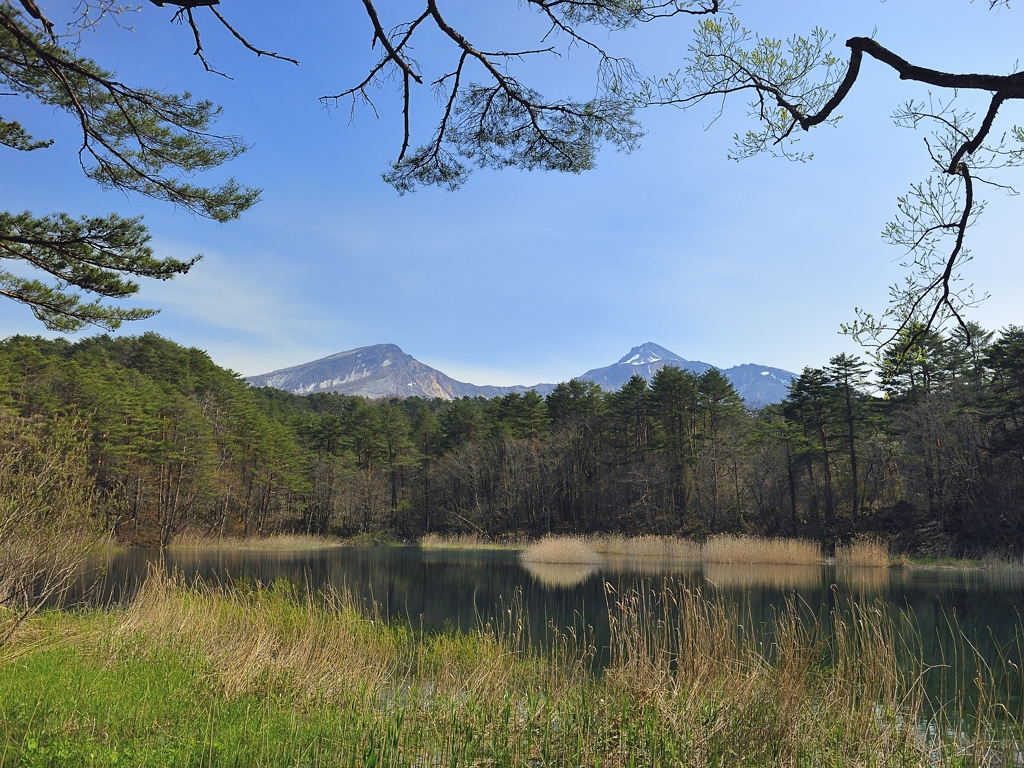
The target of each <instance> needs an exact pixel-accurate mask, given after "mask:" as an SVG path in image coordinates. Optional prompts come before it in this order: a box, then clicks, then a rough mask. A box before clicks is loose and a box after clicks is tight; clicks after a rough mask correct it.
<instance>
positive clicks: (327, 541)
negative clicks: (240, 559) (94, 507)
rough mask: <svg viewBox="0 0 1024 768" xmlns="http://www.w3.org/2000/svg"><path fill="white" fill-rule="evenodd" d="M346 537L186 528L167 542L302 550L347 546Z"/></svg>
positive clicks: (216, 547)
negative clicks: (221, 532)
mask: <svg viewBox="0 0 1024 768" xmlns="http://www.w3.org/2000/svg"><path fill="white" fill-rule="evenodd" d="M346 544H347V542H346V541H345V540H344V539H338V538H334V537H331V536H310V535H306V534H301V533H276V534H272V535H270V536H252V537H248V538H236V537H231V536H205V535H202V534H199V533H195V532H192V531H185V532H184V533H182V534H180V535H178V536H176V537H175V538H174V540H173V541H172V542H171V544H170V545H168V548H169V549H199V550H207V551H215V550H246V551H254V552H273V551H278V550H280V551H303V550H317V549H332V548H334V547H343V546H346Z"/></svg>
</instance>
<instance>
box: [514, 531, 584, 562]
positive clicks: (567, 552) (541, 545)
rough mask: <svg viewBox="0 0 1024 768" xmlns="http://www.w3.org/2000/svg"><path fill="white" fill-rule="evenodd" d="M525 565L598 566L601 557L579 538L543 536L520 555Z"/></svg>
mask: <svg viewBox="0 0 1024 768" xmlns="http://www.w3.org/2000/svg"><path fill="white" fill-rule="evenodd" d="M522 559H523V562H525V563H555V564H560V565H598V564H600V563H601V555H599V554H598V553H597V552H595V551H594V550H593V549H592V548H591V547H590V545H589V542H588V541H587V540H586V539H584V538H582V537H579V536H545V537H544V538H543V539H541V540H540V541H537V542H534V543H533V544H531V545H530V546H529V547H527V548H526V550H525V551H524V552H523V554H522Z"/></svg>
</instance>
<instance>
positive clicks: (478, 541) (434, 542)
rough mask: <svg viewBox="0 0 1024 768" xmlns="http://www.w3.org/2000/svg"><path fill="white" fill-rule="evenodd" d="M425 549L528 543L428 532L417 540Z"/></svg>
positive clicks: (522, 546) (513, 546) (512, 546)
mask: <svg viewBox="0 0 1024 768" xmlns="http://www.w3.org/2000/svg"><path fill="white" fill-rule="evenodd" d="M417 543H418V544H419V545H420V547H421V548H423V549H440V550H444V549H508V550H517V549H525V547H526V545H525V544H523V543H522V542H520V541H516V540H508V541H493V540H491V539H485V538H483V537H482V536H477V535H474V534H466V533H460V534H449V535H442V534H439V533H428V534H426V535H424V536H423V537H422V538H421V539H420V540H419V542H417Z"/></svg>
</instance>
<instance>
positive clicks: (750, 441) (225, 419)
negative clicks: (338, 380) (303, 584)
mask: <svg viewBox="0 0 1024 768" xmlns="http://www.w3.org/2000/svg"><path fill="white" fill-rule="evenodd" d="M965 338H966V337H964V336H960V335H956V334H954V335H951V336H941V335H939V334H937V333H934V332H930V331H929V332H924V333H923V334H920V335H919V336H918V339H919V340H918V341H917V342H916V343H915V344H914V346H913V350H912V354H911V355H909V356H907V357H897V356H896V355H895V353H894V354H891V355H889V356H888V357H883V358H881V359H880V360H879V363H878V367H879V370H877V371H875V372H874V373H875V374H876V377H877V378H878V380H880V381H882V382H883V384H882V386H881V390H880V391H878V392H875V393H873V394H869V393H868V391H867V389H866V386H865V384H864V382H865V380H866V378H867V376H868V375H869V373H871V371H869V368H868V366H867V365H866V364H865V363H864V362H862V361H861V360H859V359H858V358H856V357H851V356H848V355H839V356H836V357H834V358H833V359H832V360H831V361H830V363H829V365H828V366H826V367H825V368H821V369H813V368H807V369H805V370H804V371H803V373H802V374H801V375H800V377H799V378H798V379H797V380H796V381H795V382H794V385H793V387H792V390H791V392H790V395H789V397H788V398H787V399H786V400H785V401H784V402H783V403H781V404H779V405H777V406H770V407H767V408H764V409H762V410H760V411H751V410H747V409H745V408H744V407H743V405H742V403H741V401H740V399H739V397H738V396H737V394H736V392H735V390H734V389H733V387H732V386H731V385H730V384H729V382H728V381H727V380H726V379H725V378H724V377H723V376H722V375H721V374H720V373H719V372H718V371H717V370H715V369H711V370H709V371H707V372H706V373H704V374H701V375H695V374H693V373H691V372H688V371H684V370H680V369H678V368H673V367H666V368H665V369H663V370H661V371H659V372H658V374H657V375H656V377H655V378H654V380H653V382H652V384H651V385H648V384H647V382H645V381H644V380H643V379H641V378H640V377H635V378H634V379H632V380H631V381H629V382H628V383H627V384H626V386H624V387H623V388H622V389H621V390H619V391H618V392H614V393H605V392H602V391H601V389H600V388H599V387H598V386H597V385H596V384H593V383H591V382H581V381H570V382H565V383H562V384H559V385H558V386H557V387H556V388H555V389H554V391H553V392H552V393H551V394H550V395H548V396H547V397H541V396H539V395H537V394H535V393H533V392H527V393H526V394H518V393H515V394H509V395H506V396H504V397H499V398H493V399H483V398H476V399H469V398H463V399H459V400H454V401H448V400H442V399H432V400H428V399H422V398H415V397H413V398H407V399H405V400H378V401H369V400H365V399H363V398H360V397H353V396H346V395H340V394H335V393H320V394H314V395H310V396H297V395H292V394H289V393H286V392H283V391H280V390H275V389H270V388H253V387H249V386H248V385H246V384H245V383H244V382H243V381H242V379H241V378H240V377H239V376H238V375H237V374H234V373H232V372H230V371H228V370H226V369H223V368H221V367H219V366H217V365H216V364H215V363H214V362H213V361H212V360H211V359H210V358H209V356H208V355H206V354H205V353H204V352H202V351H200V350H197V349H186V348H183V347H181V346H179V345H177V344H174V343H173V342H171V341H168V340H166V339H163V338H161V337H159V336H156V335H155V334H145V335H142V336H139V337H123V338H118V339H113V338H110V337H107V336H97V337H94V338H90V339H85V340H82V341H79V342H77V343H70V342H68V341H65V340H56V341H48V340H44V339H40V338H29V337H13V338H10V339H7V340H6V341H4V342H2V343H0V415H2V419H3V422H4V430H3V435H4V436H5V437H4V442H5V445H4V446H3V453H4V455H5V456H7V457H8V458H10V457H11V456H13V455H14V453H16V452H17V451H18V450H21V449H20V448H19V447H18V446H19V445H23V444H24V443H25V440H26V439H27V438H26V435H35V436H36V437H35V438H34V439H35V443H33V444H34V445H36V447H37V453H38V452H39V451H42V452H43V453H45V452H46V450H51V452H53V451H59V452H61V455H73V456H75V457H77V458H76V459H75V460H74V461H72V462H70V463H69V462H68V461H64V462H63V463H62V464H60V466H62V467H64V470H62V471H63V472H64V475H62V477H65V475H66V477H65V479H64V480H62V481H61V482H62V483H64V484H65V485H67V486H68V487H69V488H74V489H84V490H81V492H80V494H79V495H82V496H83V499H82V505H84V507H85V508H87V509H88V511H89V512H88V513H89V515H91V518H92V520H93V522H94V523H95V524H96V526H97V527H101V528H102V529H104V530H106V531H108V532H109V533H110V534H112V535H113V536H114V537H116V538H118V539H120V540H122V541H125V542H129V543H134V544H148V545H165V544H167V543H169V542H171V541H172V540H173V539H174V537H175V536H177V535H180V534H181V533H183V532H185V531H188V532H190V533H192V534H194V535H203V536H227V535H231V536H254V535H262V534H268V533H272V532H277V531H303V532H308V533H311V534H334V535H343V536H352V535H358V534H365V535H371V536H380V537H393V538H398V539H411V538H414V537H417V536H420V535H422V534H424V533H427V532H442V533H444V532H473V533H476V534H481V535H484V536H488V537H494V538H500V537H504V536H534V535H540V534H544V533H547V532H576V533H588V532H599V531H600V532H622V533H627V534H634V535H639V534H646V533H659V534H684V535H688V536H696V537H703V536H707V535H710V534H714V533H718V532H749V533H761V534H772V535H783V536H802V537H815V538H818V539H820V540H822V541H823V542H824V543H826V544H832V543H835V542H837V541H843V540H847V539H850V538H852V537H855V536H857V535H860V534H874V535H881V536H885V537H888V538H891V539H892V541H893V543H894V545H895V546H896V547H897V548H898V549H902V550H906V551H925V552H935V553H940V552H941V553H976V552H980V551H984V550H993V549H998V550H1017V549H1020V542H1021V541H1022V535H1021V534H1022V533H1024V493H1022V491H1024V330H1022V329H1020V328H1016V327H1011V328H1008V329H1006V330H1005V331H1003V332H1002V333H1000V334H998V335H997V336H993V335H992V334H985V333H983V332H981V331H980V330H979V329H975V332H974V333H972V334H971V336H970V337H969V339H968V340H966V341H965ZM54 435H56V436H59V437H60V439H59V440H53V439H51V437H52V436H54ZM48 436H50V437H48ZM46 446H58V447H55V448H49V449H48V448H46ZM60 446H63V447H60ZM68 446H70V447H68ZM58 463H59V462H58ZM13 466H14V464H13V463H12V462H5V463H4V467H5V469H4V470H3V471H4V472H5V473H6V475H10V474H11V473H12V472H14V471H15V470H14V469H12V467H13ZM38 466H39V467H41V468H42V469H40V470H39V472H40V473H43V472H44V469H45V466H47V465H46V463H45V462H39V463H38ZM18 471H20V472H21V473H22V474H24V471H23V470H18ZM6 475H5V479H4V482H7V481H8V480H10V477H6ZM20 476H21V475H19V477H20ZM22 480H24V478H22ZM51 484H52V483H51Z"/></svg>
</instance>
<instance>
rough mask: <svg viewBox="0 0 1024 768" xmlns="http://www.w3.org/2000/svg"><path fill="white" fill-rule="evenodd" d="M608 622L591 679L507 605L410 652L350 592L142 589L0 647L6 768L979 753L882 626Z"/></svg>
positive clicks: (627, 611)
mask: <svg viewBox="0 0 1024 768" xmlns="http://www.w3.org/2000/svg"><path fill="white" fill-rule="evenodd" d="M611 611H612V619H613V627H614V628H615V634H614V635H613V642H612V648H611V654H612V657H611V663H610V665H609V666H608V667H607V669H606V670H605V671H604V672H602V673H594V672H593V671H592V669H591V666H590V664H589V663H588V662H589V653H591V652H592V651H591V649H589V647H588V645H587V642H586V640H585V638H584V639H582V640H578V639H574V638H573V637H572V636H561V637H556V638H555V639H554V641H553V642H552V644H551V645H550V646H549V647H548V649H547V650H546V651H538V650H536V648H535V646H533V645H531V644H530V643H529V642H528V637H527V633H526V630H525V628H524V627H523V625H522V624H521V623H520V622H519V620H518V618H517V616H518V614H517V612H516V609H515V606H513V608H512V611H511V613H510V614H508V615H507V616H506V618H505V620H504V622H505V623H504V624H503V625H502V626H500V627H495V626H488V627H481V628H480V629H479V630H477V631H475V632H468V633H440V634H436V635H421V634H420V633H418V632H416V631H414V630H413V629H411V628H409V627H406V626H403V625H394V624H388V623H383V622H381V621H380V620H379V619H378V618H377V617H374V616H372V615H366V614H365V613H361V612H360V611H359V610H357V609H356V607H355V602H354V601H352V600H351V599H350V598H347V597H346V596H344V595H328V596H325V597H324V598H323V599H320V600H312V599H307V598H303V597H301V596H300V595H298V594H297V593H296V592H295V590H293V589H292V588H291V587H290V586H288V585H285V584H277V585H274V586H272V587H270V588H261V587H259V586H257V585H252V584H246V583H241V584H239V585H236V586H235V587H234V588H231V589H226V588H222V589H213V588H209V587H203V586H201V585H200V586H197V587H186V586H185V585H183V584H181V583H179V582H176V581H173V580H169V579H166V578H162V577H159V576H155V575H151V578H150V582H149V583H148V584H147V586H146V588H144V590H143V592H142V593H141V594H140V596H139V598H138V599H137V601H136V603H135V604H134V605H132V606H130V607H128V608H118V609H113V610H111V611H109V612H103V611H95V610H94V611H81V612H73V613H60V612H48V613H44V614H41V615H39V616H36V617H34V618H33V619H32V620H31V621H30V622H28V623H27V624H26V625H25V627H24V629H23V630H22V632H21V633H19V635H17V636H16V638H15V641H14V642H13V643H12V644H10V645H8V646H6V647H4V648H2V649H0V739H2V742H3V743H2V748H0V768H8V766H121V765H131V766H147V767H148V766H153V767H154V768H157V767H159V768H164V767H165V766H183V767H184V766H195V767H196V768H199V767H200V766H203V767H206V766H239V768H241V767H243V766H244V767H246V768H248V767H249V766H282V767H283V766H310V767H312V766H353V767H358V768H373V767H376V766H379V767H380V768H391V766H398V767H402V766H408V767H409V768H413V767H414V766H415V767H416V768H425V767H426V766H445V768H458V767H459V766H465V767H466V768H469V767H471V766H507V767H508V768H513V767H519V766H530V767H531V768H533V767H535V766H587V767H588V768H590V767H596V766H608V767H615V768H626V767H627V766H638V767H639V766H662V765H665V766H676V765H680V766H691V765H692V766H714V765H718V766H734V765H744V766H772V767H773V768H774V766H779V765H794V766H796V765H808V766H812V765H813V766H847V765H872V766H926V765H935V764H938V763H937V761H938V758H939V757H940V753H939V752H936V751H935V750H936V748H944V749H946V751H947V752H948V754H949V755H951V756H952V755H954V754H966V753H967V752H965V750H969V749H972V748H973V749H977V748H979V745H980V748H982V749H984V748H987V745H986V744H984V743H982V742H978V741H976V740H972V739H965V738H963V737H960V738H959V739H958V740H957V741H955V742H949V741H947V742H946V743H944V744H938V743H934V742H933V743H929V741H928V740H927V739H926V738H925V737H924V736H923V735H922V732H921V731H920V730H919V728H918V726H917V723H918V718H919V717H920V712H921V693H922V692H921V688H920V685H919V677H918V675H919V674H920V669H913V668H910V669H909V670H908V669H907V668H905V667H901V666H900V665H898V664H896V662H895V658H894V652H893V649H894V648H895V647H897V646H898V645H899V644H900V638H898V637H896V636H895V635H894V631H895V629H894V625H893V624H891V623H890V622H888V621H887V620H886V619H885V618H884V617H883V616H882V615H881V614H880V613H877V612H873V611H870V610H866V611H863V612H861V613H860V614H858V616H857V617H855V620H852V621H849V622H846V623H843V622H839V623H838V624H837V625H836V628H835V630H834V631H833V632H832V633H831V634H829V635H828V636H827V637H825V636H822V634H821V632H820V631H818V628H816V627H815V626H813V625H808V624H806V623H804V622H803V620H801V619H800V618H799V617H798V616H797V615H796V614H795V613H787V612H783V613H780V616H779V618H778V622H777V625H776V627H775V635H774V637H775V642H774V645H772V646H771V647H765V646H763V645H762V644H761V643H760V642H759V641H757V640H755V639H753V637H752V635H751V633H750V632H749V631H741V630H739V629H738V624H737V616H736V615H735V613H733V612H731V611H730V610H729V609H728V608H726V607H722V606H718V605H712V604H711V603H709V602H706V601H705V600H704V599H703V598H702V597H701V596H700V595H699V594H698V593H693V592H687V591H686V590H685V589H683V588H681V587H678V586H672V585H670V586H669V587H667V588H666V590H665V591H663V592H661V593H660V594H657V595H649V594H647V595H645V594H640V593H632V594H628V595H622V596H616V597H614V598H613V599H612V607H611ZM1006 714H1008V713H1006ZM940 732H943V731H942V730H941V729H940ZM1004 736H1005V734H1004ZM999 748H1000V749H1002V747H999ZM945 762H946V764H950V765H953V764H970V762H966V763H964V762H961V763H957V762H956V760H955V759H952V758H950V759H949V760H946V761H945Z"/></svg>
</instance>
